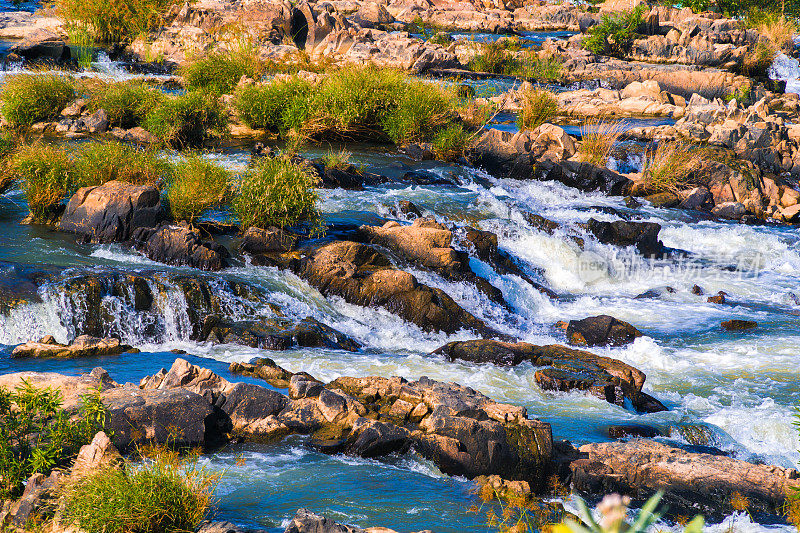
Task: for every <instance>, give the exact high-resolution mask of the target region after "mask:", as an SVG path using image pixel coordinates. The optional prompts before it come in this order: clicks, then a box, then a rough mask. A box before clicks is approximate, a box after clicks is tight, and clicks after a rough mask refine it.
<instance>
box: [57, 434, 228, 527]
mask: <svg viewBox="0 0 800 533" xmlns="http://www.w3.org/2000/svg"><path fill="white" fill-rule="evenodd" d="M218 479H219V476H217V475H213V474H211V473H210V472H208V471H206V470H205V469H204V468H201V467H200V466H198V464H197V457H196V456H191V457H189V458H188V459H184V458H181V457H180V456H179V455H178V454H177V453H175V452H171V451H169V450H166V449H156V450H153V451H149V452H148V453H147V456H146V457H144V459H143V462H142V464H140V465H136V464H130V463H128V464H126V465H125V467H124V468H121V469H119V468H104V469H101V470H99V471H97V472H94V473H92V474H90V475H88V476H86V477H84V478H81V479H78V480H76V481H72V482H71V483H70V484H68V485H67V486H66V488H65V489H64V497H63V501H64V505H63V513H62V522H63V523H66V524H69V525H73V526H76V527H79V528H80V529H81V530H82V531H85V532H86V533H192V532H194V531H196V530H197V527H198V526H199V525H200V523H201V522H202V521H203V519H204V518H205V517H206V515H207V513H208V510H209V507H210V505H211V504H212V500H213V490H214V487H215V485H216V483H217V481H218Z"/></svg>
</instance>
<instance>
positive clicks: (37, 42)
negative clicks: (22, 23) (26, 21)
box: [10, 29, 72, 64]
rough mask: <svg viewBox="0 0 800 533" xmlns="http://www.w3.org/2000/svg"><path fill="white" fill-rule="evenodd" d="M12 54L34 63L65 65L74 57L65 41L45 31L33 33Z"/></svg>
mask: <svg viewBox="0 0 800 533" xmlns="http://www.w3.org/2000/svg"><path fill="white" fill-rule="evenodd" d="M10 52H11V53H13V54H16V55H17V56H19V57H21V58H23V59H24V60H26V61H29V62H32V63H50V64H54V63H59V64H63V63H66V62H68V61H69V60H70V58H71V57H72V54H71V52H70V49H69V46H67V44H66V43H65V42H64V40H63V39H61V38H60V37H58V36H57V35H56V34H54V33H53V32H51V31H49V30H45V29H39V30H35V31H33V32H32V33H30V34H29V35H27V36H26V37H25V39H23V40H22V41H21V42H20V43H19V44H17V45H15V46H13V47H12V48H11V50H10Z"/></svg>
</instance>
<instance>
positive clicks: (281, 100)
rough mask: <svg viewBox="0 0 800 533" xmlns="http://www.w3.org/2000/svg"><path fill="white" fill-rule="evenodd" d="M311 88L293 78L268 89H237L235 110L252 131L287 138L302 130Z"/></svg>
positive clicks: (265, 87) (268, 85)
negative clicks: (255, 130)
mask: <svg viewBox="0 0 800 533" xmlns="http://www.w3.org/2000/svg"><path fill="white" fill-rule="evenodd" d="M311 89H312V88H311V84H309V83H308V82H307V81H305V80H303V79H301V78H298V77H296V76H295V77H292V78H290V79H289V80H286V81H274V82H272V83H268V84H266V85H250V86H247V87H239V88H238V89H236V92H235V93H234V98H233V107H234V109H236V112H237V114H238V115H239V118H240V119H241V120H242V122H244V123H245V124H247V125H248V126H249V127H251V128H255V129H259V130H267V131H271V132H273V133H281V134H282V135H285V134H286V133H287V132H288V131H289V130H291V129H297V130H299V129H300V127H301V126H302V125H303V123H304V122H305V121H306V118H307V116H308V100H309V97H310V94H311Z"/></svg>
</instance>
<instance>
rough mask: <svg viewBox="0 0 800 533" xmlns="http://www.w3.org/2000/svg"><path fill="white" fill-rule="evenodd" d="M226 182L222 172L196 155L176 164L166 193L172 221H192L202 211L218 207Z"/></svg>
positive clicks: (226, 175) (222, 197) (225, 171)
mask: <svg viewBox="0 0 800 533" xmlns="http://www.w3.org/2000/svg"><path fill="white" fill-rule="evenodd" d="M229 179H230V175H229V173H228V171H227V170H226V169H224V168H223V167H221V166H219V165H217V164H215V163H213V162H211V161H209V160H208V159H206V158H204V157H202V156H201V155H199V154H192V155H190V156H189V157H187V158H186V159H184V160H183V161H181V162H179V163H178V164H177V165H175V172H174V174H173V176H172V179H171V180H170V182H169V189H168V190H167V198H168V199H169V205H170V208H171V209H172V216H173V218H175V220H186V221H188V222H192V221H193V220H194V219H195V218H197V217H198V216H199V215H201V214H202V213H203V211H205V210H207V209H209V208H211V207H214V206H216V205H220V204H221V203H222V202H223V201H224V199H225V197H226V195H227V193H228V182H229Z"/></svg>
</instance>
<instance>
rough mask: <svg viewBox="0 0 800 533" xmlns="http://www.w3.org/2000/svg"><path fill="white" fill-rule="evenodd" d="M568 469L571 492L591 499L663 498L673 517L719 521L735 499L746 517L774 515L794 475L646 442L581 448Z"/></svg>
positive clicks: (799, 483)
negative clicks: (744, 504)
mask: <svg viewBox="0 0 800 533" xmlns="http://www.w3.org/2000/svg"><path fill="white" fill-rule="evenodd" d="M580 452H581V455H582V456H583V457H582V458H580V459H577V460H574V461H573V462H572V463H571V464H570V469H571V470H572V480H573V484H574V486H575V488H576V489H577V490H579V491H582V492H587V493H591V494H608V493H610V492H619V493H621V494H628V495H631V496H633V497H637V498H638V497H644V498H647V497H648V496H650V495H651V494H652V493H653V492H654V491H656V490H662V491H664V492H665V498H664V499H665V503H667V504H669V505H670V506H671V508H672V511H673V512H686V511H689V512H691V513H696V512H698V511H699V512H701V513H703V514H705V515H706V517H709V516H713V517H715V518H719V517H721V516H727V515H728V514H730V513H732V512H734V509H732V508H731V507H730V505H731V504H730V495H731V494H734V493H739V494H741V495H742V496H743V497H744V498H746V499H747V500H748V502H749V506H748V510H749V512H751V513H753V512H767V513H770V514H776V513H779V512H780V509H782V506H783V505H784V503H785V501H786V498H787V495H788V494H789V493H790V492H791V490H792V488H793V487H798V486H800V481H799V480H798V474H797V471H796V470H793V469H788V470H787V469H784V468H781V467H778V466H769V465H757V464H752V463H747V462H745V461H741V460H737V459H733V458H730V457H725V456H715V455H709V454H702V453H691V452H688V451H685V450H682V449H680V448H674V447H672V446H669V445H667V444H663V443H660V442H655V441H651V440H642V439H635V440H630V441H627V442H612V443H596V444H586V445H584V446H581V447H580Z"/></svg>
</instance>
